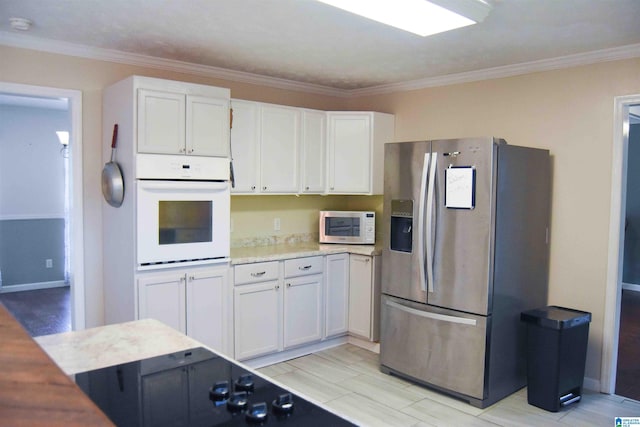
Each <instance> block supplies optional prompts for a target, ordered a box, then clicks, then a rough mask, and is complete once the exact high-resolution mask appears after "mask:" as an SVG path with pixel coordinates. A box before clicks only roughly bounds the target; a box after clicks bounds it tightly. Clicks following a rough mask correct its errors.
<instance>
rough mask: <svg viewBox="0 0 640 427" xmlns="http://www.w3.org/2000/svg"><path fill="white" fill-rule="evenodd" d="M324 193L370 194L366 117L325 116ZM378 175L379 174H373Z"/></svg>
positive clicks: (349, 115) (351, 115)
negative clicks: (325, 157) (326, 124)
mask: <svg viewBox="0 0 640 427" xmlns="http://www.w3.org/2000/svg"><path fill="white" fill-rule="evenodd" d="M327 117H328V120H329V134H328V174H329V176H328V188H327V192H328V193H365V194H366V193H369V192H371V148H372V147H371V115H370V113H352V114H341V113H329V114H328V116H327ZM377 172H378V173H382V171H377Z"/></svg>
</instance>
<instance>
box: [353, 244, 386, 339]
mask: <svg viewBox="0 0 640 427" xmlns="http://www.w3.org/2000/svg"><path fill="white" fill-rule="evenodd" d="M379 313H380V257H379V256H366V255H357V254H351V255H349V333H350V334H352V335H357V336H359V337H362V338H366V339H368V340H370V341H378V339H379V336H380V325H379V324H378V323H379V320H378V319H379Z"/></svg>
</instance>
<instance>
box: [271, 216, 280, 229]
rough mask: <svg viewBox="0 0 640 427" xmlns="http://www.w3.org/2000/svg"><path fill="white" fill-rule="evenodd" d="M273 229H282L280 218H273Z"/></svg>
mask: <svg viewBox="0 0 640 427" xmlns="http://www.w3.org/2000/svg"><path fill="white" fill-rule="evenodd" d="M273 229H274V230H275V231H280V218H274V219H273Z"/></svg>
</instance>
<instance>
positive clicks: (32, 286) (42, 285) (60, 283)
mask: <svg viewBox="0 0 640 427" xmlns="http://www.w3.org/2000/svg"><path fill="white" fill-rule="evenodd" d="M64 286H69V284H68V283H65V281H64V280H54V281H51V282H39V283H25V284H24V285H9V286H6V285H5V286H0V294H6V293H10V292H20V291H35V290H38V289H49V288H62V287H64Z"/></svg>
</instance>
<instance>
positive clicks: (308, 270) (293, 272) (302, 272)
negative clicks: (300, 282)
mask: <svg viewBox="0 0 640 427" xmlns="http://www.w3.org/2000/svg"><path fill="white" fill-rule="evenodd" d="M322 258H323V257H321V256H314V257H308V258H294V259H288V260H285V262H284V277H296V276H306V275H308V274H318V273H322V264H323V262H322Z"/></svg>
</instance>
